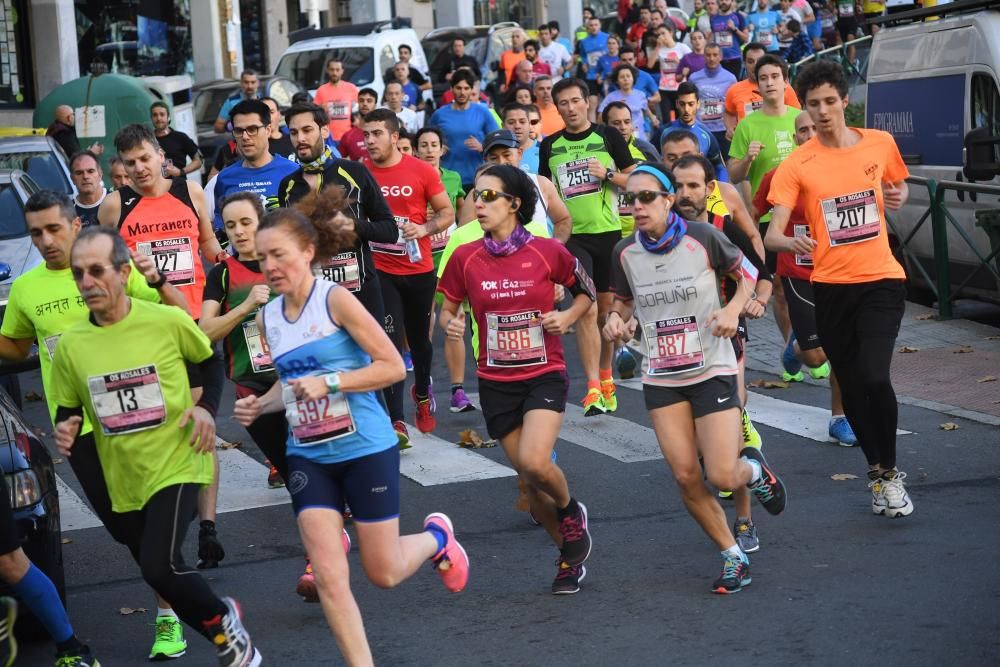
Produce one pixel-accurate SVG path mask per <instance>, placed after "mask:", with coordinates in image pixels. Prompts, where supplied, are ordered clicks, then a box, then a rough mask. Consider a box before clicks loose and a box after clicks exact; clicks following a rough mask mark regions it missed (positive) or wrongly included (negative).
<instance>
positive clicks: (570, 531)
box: [559, 501, 593, 567]
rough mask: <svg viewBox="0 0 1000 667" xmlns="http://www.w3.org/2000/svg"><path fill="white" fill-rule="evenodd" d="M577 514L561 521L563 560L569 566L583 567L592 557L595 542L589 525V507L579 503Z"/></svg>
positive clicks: (577, 504)
mask: <svg viewBox="0 0 1000 667" xmlns="http://www.w3.org/2000/svg"><path fill="white" fill-rule="evenodd" d="M576 507H577V510H576V513H575V514H573V515H571V516H566V517H563V518H562V519H561V520H560V521H559V534H560V535H562V538H563V545H562V549H561V551H562V559H563V560H564V561H566V564H567V565H570V566H573V567H575V566H577V565H582V564H583V562H584V561H585V560H587V558H589V557H590V548H591V547H592V546H593V540H592V539H591V537H590V528H589V527H588V525H587V506H586V505H584V504H583V503H581V502H579V501H577V503H576Z"/></svg>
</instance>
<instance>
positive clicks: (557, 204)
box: [538, 176, 573, 245]
mask: <svg viewBox="0 0 1000 667" xmlns="http://www.w3.org/2000/svg"><path fill="white" fill-rule="evenodd" d="M538 186H539V188H541V191H542V196H543V197H545V206H546V207H547V208H548V211H549V219H550V220H552V235H553V236H554V237H555V239H556V240H557V241H559V242H560V243H562V244H563V245H565V244H566V242H567V241H569V237H570V235H571V234H572V233H573V219H572V218H571V217H570V215H569V209H568V208H567V207H566V202H564V201H563V200H562V197H560V196H559V193H558V192H556V186H554V185H553V184H552V181H550V180H549V179H547V178H545V177H544V176H539V177H538Z"/></svg>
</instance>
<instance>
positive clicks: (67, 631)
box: [11, 564, 79, 650]
mask: <svg viewBox="0 0 1000 667" xmlns="http://www.w3.org/2000/svg"><path fill="white" fill-rule="evenodd" d="M11 589H12V590H13V591H14V592H15V593H17V596H18V597H19V598H21V601H22V602H24V604H26V605H28V608H29V609H31V612H32V613H33V614H34V615H35V617H36V618H37V619H38V620H39V621H41V622H42V625H44V626H45V629H46V630H48V632H49V635H50V636H51V637H52V639H53V641H55V642H56V644H57V645H59V644H62V643H64V642H69V641H70V640H74V641H75V640H76V638H75V637H74V636H73V626H72V625H70V623H69V617H68V616H67V615H66V608H65V607H64V606H63V603H62V600H60V599H59V592H58V591H56V587H55V586H54V585H53V584H52V580H51V579H49V578H48V577H47V576H45V573H44V572H42V571H41V570H39V569H38V568H37V567H35V565H34V564H32V565H31V566H29V567H28V571H27V572H26V573H25V575H24V577H22V578H21V581H19V582H17V583H16V584H14V585H13V586H11ZM77 643H79V642H77ZM66 648H73V645H70V646H67V647H66ZM60 650H63V649H60Z"/></svg>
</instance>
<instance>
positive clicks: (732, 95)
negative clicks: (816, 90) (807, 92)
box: [726, 79, 802, 121]
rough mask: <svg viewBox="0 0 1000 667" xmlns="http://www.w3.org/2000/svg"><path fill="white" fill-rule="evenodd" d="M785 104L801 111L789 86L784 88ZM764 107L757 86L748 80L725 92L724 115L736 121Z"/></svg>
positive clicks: (796, 96)
mask: <svg viewBox="0 0 1000 667" xmlns="http://www.w3.org/2000/svg"><path fill="white" fill-rule="evenodd" d="M785 104H787V105H788V106H790V107H795V108H796V109H801V108H802V105H801V104H799V97H798V95H796V94H795V91H794V90H792V87H791V85H787V86H785ZM762 106H764V98H763V97H761V94H760V91H759V90H757V84H755V83H753V82H752V81H750V79H743V80H742V81H737V82H736V83H734V84H733V85H731V86H730V87H729V90H727V91H726V113H729V114H732V115H733V116H736V120H737V121H741V120H743V117H744V116H746V115H747V114H748V113H750V112H751V111H756V110H757V109H760V108H761V107H762Z"/></svg>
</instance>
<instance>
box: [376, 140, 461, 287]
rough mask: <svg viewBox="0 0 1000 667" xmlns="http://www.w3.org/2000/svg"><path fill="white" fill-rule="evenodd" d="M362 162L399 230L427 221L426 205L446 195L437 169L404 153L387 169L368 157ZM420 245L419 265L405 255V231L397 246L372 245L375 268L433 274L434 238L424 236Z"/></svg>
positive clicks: (400, 273)
mask: <svg viewBox="0 0 1000 667" xmlns="http://www.w3.org/2000/svg"><path fill="white" fill-rule="evenodd" d="M361 163H362V164H364V165H365V166H366V167H368V170H369V171H371V172H372V176H374V177H375V181H376V182H378V184H379V186H380V187H381V189H382V196H383V197H385V200H386V201H387V202H389V208H390V209H392V215H393V217H394V218H396V225H397V226H398V227H402V226H403V225H404V224H405V223H407V222H412V223H413V224H415V225H422V224H424V223H425V222H427V206H428V204H429V203H430V200H431V197H433V196H434V195H436V194H438V193H439V192H444V183H442V182H441V174H439V173H438V170H437V169H435V168H434V167H432V166H430V165H429V164H427V163H426V162H424V161H423V160H418V159H417V158H415V157H413V156H411V155H405V154H404V155H403V159H402V160H400V161H399V162H398V163H396V165H394V166H392V167H389V168H386V169H383V168H380V167H376V166H375V164H374V163H373V162H372V161H371V158H369V157H365V158H364V159H363V160H362V161H361ZM418 243H419V244H420V254H421V255H422V257H421V259H420V261H419V262H411V261H410V257H409V255H407V254H406V245H405V244H404V243H403V234H402V232H400V235H399V238H398V239H397V242H396V243H370V244H369V245H370V246H371V249H372V257H374V258H375V268H376V269H378V270H379V271H385V272H386V273H391V274H393V275H397V276H411V275H415V274H418V273H427V272H430V271H433V270H434V260H433V258H432V257H431V237H430V236H425V237H423V238H422V239H420V240H419V241H418Z"/></svg>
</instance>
